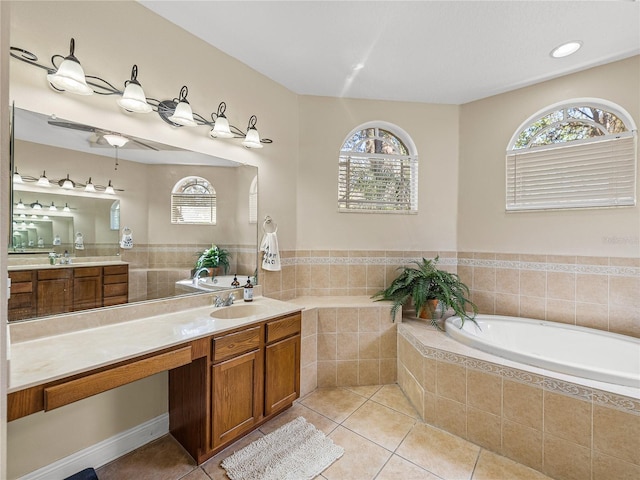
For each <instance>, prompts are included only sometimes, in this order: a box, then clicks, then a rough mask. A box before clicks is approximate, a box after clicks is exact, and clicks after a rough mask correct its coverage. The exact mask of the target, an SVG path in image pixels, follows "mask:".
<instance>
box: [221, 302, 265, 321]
mask: <svg viewBox="0 0 640 480" xmlns="http://www.w3.org/2000/svg"><path fill="white" fill-rule="evenodd" d="M268 312H269V307H268V306H266V305H256V304H250V305H248V304H240V305H232V306H229V307H220V308H216V309H215V310H214V311H213V312H211V316H212V317H213V318H226V319H229V318H244V317H251V316H252V315H261V314H265V313H268Z"/></svg>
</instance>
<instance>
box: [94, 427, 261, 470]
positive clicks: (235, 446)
mask: <svg viewBox="0 0 640 480" xmlns="http://www.w3.org/2000/svg"><path fill="white" fill-rule="evenodd" d="M263 436H264V435H263V434H262V432H260V431H259V430H255V431H253V432H251V433H250V434H248V435H247V436H245V437H242V438H241V439H240V440H238V441H237V442H235V443H232V444H231V445H230V446H228V447H227V448H225V449H224V450H222V451H221V452H220V453H218V454H217V455H215V456H214V457H211V458H210V459H209V460H207V461H206V462H205V463H203V464H202V465H201V466H200V467H201V468H202V469H203V470H204V471H205V472H206V473H207V475H209V476H210V477H211V478H212V479H213V480H228V478H229V477H227V473H226V471H225V469H224V468H222V467H221V466H220V462H222V460H224V459H225V458H227V457H228V456H229V455H233V454H234V453H235V452H237V451H238V450H241V449H243V448H244V447H246V446H247V445H249V444H250V443H251V442H255V441H256V440H258V439H259V438H260V437H263ZM100 480H102V479H100Z"/></svg>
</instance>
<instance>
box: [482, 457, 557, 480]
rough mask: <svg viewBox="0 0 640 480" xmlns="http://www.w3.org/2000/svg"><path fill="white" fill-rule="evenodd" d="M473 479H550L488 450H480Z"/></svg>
mask: <svg viewBox="0 0 640 480" xmlns="http://www.w3.org/2000/svg"><path fill="white" fill-rule="evenodd" d="M472 478H473V480H551V478H550V477H547V476H546V475H544V474H542V473H540V472H538V471H536V470H533V469H532V468H529V467H525V466H524V465H521V464H519V463H516V462H514V461H513V460H509V459H508V458H506V457H501V456H500V455H496V454H495V453H492V452H489V451H488V450H482V452H481V453H480V458H479V459H478V464H477V465H476V469H475V471H474V472H473V477H472Z"/></svg>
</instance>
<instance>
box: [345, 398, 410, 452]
mask: <svg viewBox="0 0 640 480" xmlns="http://www.w3.org/2000/svg"><path fill="white" fill-rule="evenodd" d="M415 422H416V419H415V418H412V417H409V416H407V415H404V414H402V413H400V412H396V411H395V410H392V409H390V408H389V407H385V406H384V405H380V404H379V403H376V402H372V401H368V402H367V403H365V404H364V405H362V406H361V407H360V408H359V409H358V410H356V411H355V412H354V413H353V414H352V415H351V416H350V417H349V418H347V419H346V420H345V421H344V423H343V424H342V425H343V426H345V427H347V428H348V429H349V430H353V431H354V432H356V433H359V434H360V435H362V436H363V437H365V438H367V439H369V440H371V441H372V442H375V443H377V444H378V445H380V446H382V447H384V448H386V449H387V450H391V451H394V450H395V449H396V448H398V445H400V442H402V440H403V439H404V437H406V435H407V433H409V430H411V427H413V425H414V424H415Z"/></svg>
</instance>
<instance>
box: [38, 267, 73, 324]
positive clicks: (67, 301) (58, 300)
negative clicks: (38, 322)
mask: <svg viewBox="0 0 640 480" xmlns="http://www.w3.org/2000/svg"><path fill="white" fill-rule="evenodd" d="M71 274H72V270H71V269H70V268H69V269H56V270H44V271H42V270H41V271H39V272H38V293H37V298H38V307H37V314H38V316H41V315H55V314H58V313H67V312H70V311H71V305H72V304H73V291H72V288H71V286H72V280H71Z"/></svg>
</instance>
